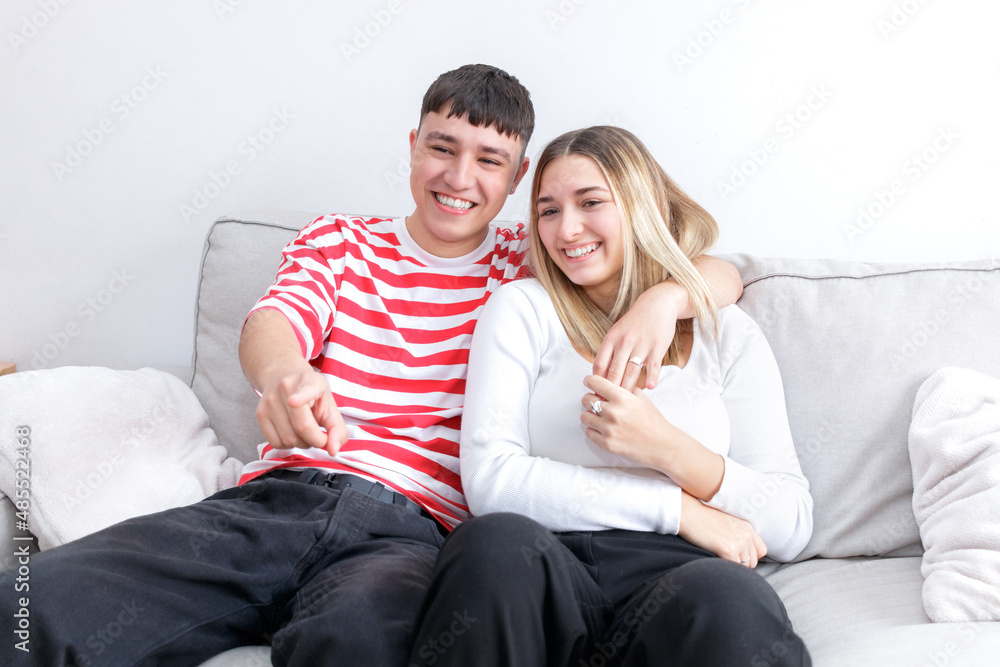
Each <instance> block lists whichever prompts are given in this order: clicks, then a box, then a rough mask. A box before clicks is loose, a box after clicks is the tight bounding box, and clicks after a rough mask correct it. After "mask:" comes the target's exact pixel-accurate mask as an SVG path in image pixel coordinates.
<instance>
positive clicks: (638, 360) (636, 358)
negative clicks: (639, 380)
mask: <svg viewBox="0 0 1000 667" xmlns="http://www.w3.org/2000/svg"><path fill="white" fill-rule="evenodd" d="M643 361H644V359H643V358H642V357H640V356H639V355H638V354H637V355H635V356H634V357H632V358H631V359H629V360H628V362H629V363H630V364H635V365H636V366H639V367H640V368H642V366H643V365H644V364H643V363H642V362H643Z"/></svg>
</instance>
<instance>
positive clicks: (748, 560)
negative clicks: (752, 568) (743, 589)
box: [740, 558, 750, 565]
mask: <svg viewBox="0 0 1000 667" xmlns="http://www.w3.org/2000/svg"><path fill="white" fill-rule="evenodd" d="M749 564H750V559H749V558H747V559H746V560H743V559H742V558H741V559H740V565H749Z"/></svg>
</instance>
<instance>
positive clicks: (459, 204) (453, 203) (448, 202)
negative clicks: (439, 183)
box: [434, 193, 472, 209]
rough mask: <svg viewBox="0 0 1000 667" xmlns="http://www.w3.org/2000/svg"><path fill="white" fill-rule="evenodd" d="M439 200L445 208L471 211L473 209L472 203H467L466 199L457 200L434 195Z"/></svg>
mask: <svg viewBox="0 0 1000 667" xmlns="http://www.w3.org/2000/svg"><path fill="white" fill-rule="evenodd" d="M434 196H435V197H437V200H438V201H439V202H441V203H442V204H444V205H445V206H450V207H452V208H461V209H469V208H472V202H471V201H465V200H464V199H455V198H454V197H448V196H445V195H439V194H437V193H435V194H434Z"/></svg>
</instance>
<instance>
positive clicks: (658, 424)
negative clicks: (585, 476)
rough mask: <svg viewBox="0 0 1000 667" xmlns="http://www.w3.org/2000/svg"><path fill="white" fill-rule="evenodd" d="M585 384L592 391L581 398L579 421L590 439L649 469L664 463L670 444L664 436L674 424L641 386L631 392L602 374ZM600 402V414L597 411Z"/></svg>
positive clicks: (589, 379)
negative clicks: (596, 405) (666, 450)
mask: <svg viewBox="0 0 1000 667" xmlns="http://www.w3.org/2000/svg"><path fill="white" fill-rule="evenodd" d="M584 384H585V385H586V386H587V388H588V389H590V390H591V391H592V392H593V393H588V394H584V395H583V399H581V405H582V406H583V412H582V413H581V414H580V421H581V422H583V425H584V426H586V427H587V437H588V438H589V439H590V440H591V442H593V443H594V444H596V445H599V446H600V447H603V448H604V449H606V450H608V451H609V452H611V453H612V454H616V455H618V456H621V457H624V458H627V459H629V460H630V461H634V462H636V463H638V464H640V465H643V466H646V467H649V468H657V467H658V466H659V465H662V458H663V456H662V455H663V454H664V453H665V452H664V450H665V449H666V448H667V447H669V446H670V443H669V441H667V439H666V438H664V437H663V436H665V435H668V434H669V431H670V429H671V427H672V425H671V424H670V422H668V421H667V419H666V418H665V417H664V416H663V415H662V414H661V413H660V411H659V410H657V408H656V406H655V405H653V402H652V401H650V400H649V397H648V396H646V395H645V394H644V393H642V389H641V388H638V387H637V388H635V389H633V390H631V391H629V390H626V389H624V388H622V387H619V386H617V385H615V384H614V383H613V382H612V381H611V380H608V379H606V378H603V377H600V376H599V375H591V376H588V377H587V379H586V380H585V381H584ZM598 401H599V402H600V414H597V413H596V412H595V411H594V405H595V404H596V403H597V402H598ZM663 472H667V471H663Z"/></svg>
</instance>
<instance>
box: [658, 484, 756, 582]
mask: <svg viewBox="0 0 1000 667" xmlns="http://www.w3.org/2000/svg"><path fill="white" fill-rule="evenodd" d="M677 534H678V535H679V536H681V537H683V538H684V539H685V540H687V541H688V542H690V543H691V544H693V545H695V546H698V547H701V548H702V549H705V550H707V551H711V552H712V553H714V554H715V555H716V556H718V557H719V558H724V559H725V560H731V561H733V562H734V563H739V564H740V565H745V566H747V567H749V568H755V567H757V562H758V561H759V560H760V559H761V558H763V557H764V556H765V555H766V554H767V545H766V544H764V540H762V539H761V537H760V535H758V534H757V531H756V530H754V528H753V526H751V525H750V523H749V522H747V521H744V520H743V519H738V518H736V517H734V516H733V515H731V514H726V513H725V512H723V511H721V510H717V509H715V508H714V507H709V506H708V505H706V504H704V503H702V502H701V501H700V500H698V499H697V498H695V497H694V496H691V495H689V494H687V493H683V492H682V494H681V523H680V530H679V531H678V532H677Z"/></svg>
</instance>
